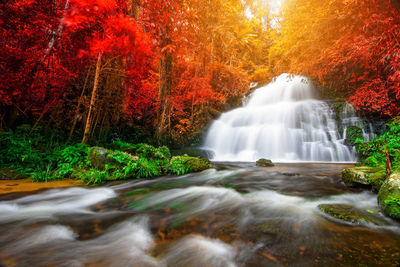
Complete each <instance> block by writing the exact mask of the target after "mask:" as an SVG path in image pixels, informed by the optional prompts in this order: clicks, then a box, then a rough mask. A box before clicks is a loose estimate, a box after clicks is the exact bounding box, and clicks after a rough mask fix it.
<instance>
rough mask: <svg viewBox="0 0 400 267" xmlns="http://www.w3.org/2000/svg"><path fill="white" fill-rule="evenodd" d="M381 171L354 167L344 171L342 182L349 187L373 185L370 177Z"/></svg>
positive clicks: (365, 167)
mask: <svg viewBox="0 0 400 267" xmlns="http://www.w3.org/2000/svg"><path fill="white" fill-rule="evenodd" d="M380 170H381V169H379V168H373V167H367V166H362V167H353V168H347V169H344V170H342V180H343V182H344V183H345V184H346V185H347V186H359V185H371V184H372V180H371V179H370V177H371V176H372V175H373V174H375V173H377V172H379V171H380Z"/></svg>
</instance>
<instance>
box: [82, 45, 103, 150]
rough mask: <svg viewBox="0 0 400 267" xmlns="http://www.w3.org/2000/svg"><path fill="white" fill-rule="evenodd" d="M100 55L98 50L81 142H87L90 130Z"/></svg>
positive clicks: (97, 82) (97, 83)
mask: <svg viewBox="0 0 400 267" xmlns="http://www.w3.org/2000/svg"><path fill="white" fill-rule="evenodd" d="M101 57H102V53H101V52H100V53H99V55H98V57H97V64H96V74H95V76H94V85H93V91H92V97H91V99H90V106H89V112H88V115H87V119H86V126H85V131H84V133H83V139H82V144H87V141H88V139H89V136H90V132H91V124H92V119H91V117H92V112H93V109H94V104H95V103H96V93H97V88H98V85H99V76H100V67H101Z"/></svg>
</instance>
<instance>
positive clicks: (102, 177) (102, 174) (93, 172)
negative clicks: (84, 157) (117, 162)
mask: <svg viewBox="0 0 400 267" xmlns="http://www.w3.org/2000/svg"><path fill="white" fill-rule="evenodd" d="M77 177H78V178H80V179H81V180H82V181H84V182H85V183H86V184H87V185H98V184H102V183H104V182H105V181H106V180H108V179H109V175H108V173H107V171H106V170H104V171H99V170H97V169H90V170H89V171H87V172H81V173H79V174H77Z"/></svg>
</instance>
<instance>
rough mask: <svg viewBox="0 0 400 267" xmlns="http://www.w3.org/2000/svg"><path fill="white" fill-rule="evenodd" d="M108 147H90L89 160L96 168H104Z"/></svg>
mask: <svg viewBox="0 0 400 267" xmlns="http://www.w3.org/2000/svg"><path fill="white" fill-rule="evenodd" d="M108 152H109V151H108V149H105V148H104V147H97V146H95V147H92V148H91V149H90V151H89V161H90V163H91V164H92V166H93V167H95V168H96V169H98V170H104V169H105V167H106V164H107V153H108Z"/></svg>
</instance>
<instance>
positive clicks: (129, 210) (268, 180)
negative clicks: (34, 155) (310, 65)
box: [0, 163, 400, 267]
mask: <svg viewBox="0 0 400 267" xmlns="http://www.w3.org/2000/svg"><path fill="white" fill-rule="evenodd" d="M345 167H346V166H345V165H332V164H330V165H328V164H279V165H278V166H276V167H273V168H258V167H256V166H255V165H254V164H250V163H218V164H215V169H211V170H207V171H205V172H202V173H197V174H190V175H185V176H179V177H161V178H158V179H154V180H150V181H129V182H125V183H119V184H110V185H107V186H102V187H97V188H79V187H76V188H64V189H51V190H47V191H40V192H36V193H12V194H7V195H2V196H0V265H4V266H32V267H33V266H204V267H205V266H221V267H225V266H396V265H397V263H398V261H399V259H400V225H399V223H397V222H394V221H392V220H390V219H388V218H386V217H384V216H382V215H381V214H380V213H379V211H378V207H377V203H376V195H374V194H372V193H370V192H367V191H362V190H355V189H348V188H346V187H344V186H343V185H342V184H341V182H340V171H341V170H342V169H343V168H345ZM324 203H326V204H329V203H341V204H347V205H351V206H353V207H355V208H358V209H363V210H368V211H370V212H371V213H375V215H374V216H376V217H379V219H380V221H382V222H383V223H382V224H379V225H375V224H372V223H359V224H358V225H352V224H349V223H343V222H340V221H337V220H335V219H332V218H330V217H329V216H326V215H324V214H322V212H320V211H319V209H318V208H317V207H318V205H319V204H324Z"/></svg>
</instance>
